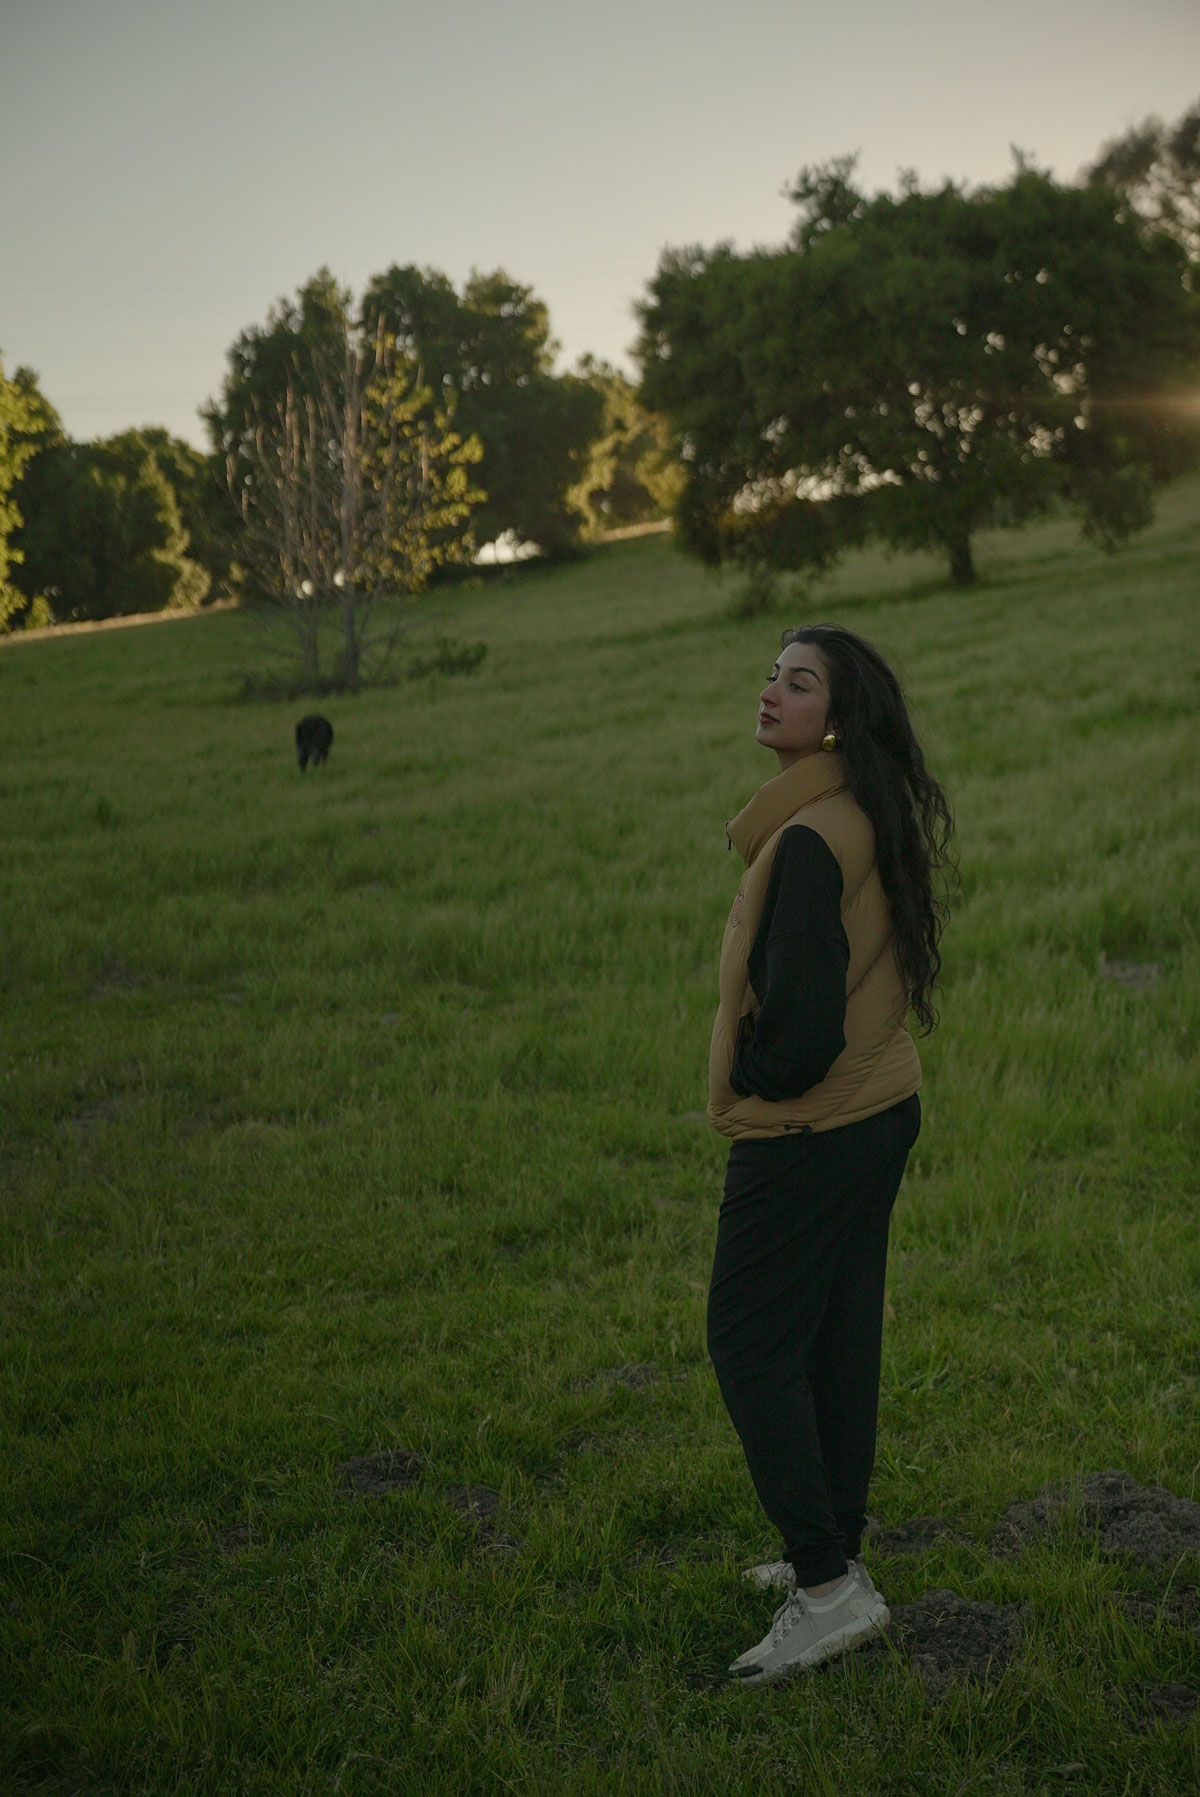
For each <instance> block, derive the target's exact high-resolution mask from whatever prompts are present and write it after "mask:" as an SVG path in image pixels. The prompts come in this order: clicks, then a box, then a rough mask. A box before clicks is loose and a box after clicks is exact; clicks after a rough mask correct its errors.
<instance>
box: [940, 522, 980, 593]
mask: <svg viewBox="0 0 1200 1797" xmlns="http://www.w3.org/2000/svg"><path fill="white" fill-rule="evenodd" d="M946 548H947V550H948V551H949V554H950V580H951V582H952V584H953V585H954V586H956V587H969V586H973V585H974V582H975V558H974V556H973V555H972V554H971V535H970V532H969V531H965V530H964V531H963V533H962V535H961V536H957V537H951V538H949V539H948V540H947V543H946Z"/></svg>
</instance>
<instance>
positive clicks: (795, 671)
mask: <svg viewBox="0 0 1200 1797" xmlns="http://www.w3.org/2000/svg"><path fill="white" fill-rule="evenodd" d="M771 672H772V674H777V673H778V672H779V663H778V662H776V663H775V666H774V667H773V668H772V669H771ZM788 673H789V674H811V675H812V677H813V679H814V680H820V678H821V676H820V675H819V674H818V673H817V670H816V669H815V668H789V669H788Z"/></svg>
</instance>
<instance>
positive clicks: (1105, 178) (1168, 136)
mask: <svg viewBox="0 0 1200 1797" xmlns="http://www.w3.org/2000/svg"><path fill="white" fill-rule="evenodd" d="M1088 179H1089V180H1090V181H1091V182H1093V184H1095V185H1097V186H1102V187H1112V188H1115V190H1116V191H1117V193H1119V194H1120V195H1121V198H1122V200H1124V201H1125V202H1126V203H1127V204H1128V206H1129V207H1130V209H1131V210H1132V212H1133V213H1134V214H1135V215H1136V216H1137V217H1138V218H1139V219H1141V220H1142V221H1143V222H1144V223H1145V224H1146V225H1147V226H1149V228H1150V229H1151V230H1153V231H1163V232H1165V233H1166V234H1167V235H1168V236H1169V237H1173V238H1174V239H1175V241H1176V243H1178V244H1179V245H1180V246H1181V248H1182V249H1183V250H1184V251H1185V253H1186V254H1187V257H1188V259H1189V261H1190V263H1191V264H1192V272H1193V281H1194V278H1195V275H1194V271H1195V269H1196V268H1197V267H1198V266H1200V101H1198V102H1197V103H1196V105H1195V106H1193V107H1191V108H1190V109H1189V110H1188V111H1187V112H1185V113H1184V114H1183V116H1182V118H1180V119H1178V120H1176V122H1175V123H1174V124H1173V125H1166V124H1164V123H1163V121H1162V119H1160V118H1154V117H1151V118H1148V119H1144V120H1143V121H1142V123H1141V124H1140V125H1135V126H1134V127H1133V129H1132V130H1131V131H1127V132H1126V133H1125V134H1124V136H1122V137H1115V138H1113V139H1112V140H1111V141H1110V142H1109V143H1106V144H1105V145H1104V147H1103V149H1102V150H1101V152H1100V154H1099V156H1098V157H1097V158H1096V161H1095V162H1094V163H1093V165H1092V167H1091V168H1090V169H1089V170H1088Z"/></svg>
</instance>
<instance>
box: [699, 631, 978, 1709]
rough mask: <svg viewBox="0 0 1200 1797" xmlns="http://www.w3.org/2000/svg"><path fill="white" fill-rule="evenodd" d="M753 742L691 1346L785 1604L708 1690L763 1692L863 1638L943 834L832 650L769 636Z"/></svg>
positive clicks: (885, 680)
mask: <svg viewBox="0 0 1200 1797" xmlns="http://www.w3.org/2000/svg"><path fill="white" fill-rule="evenodd" d="M756 734H757V738H758V741H759V742H760V743H762V744H763V745H764V747H767V748H771V749H774V751H775V754H776V756H777V757H778V760H779V768H780V772H779V774H778V776H777V777H776V778H775V779H772V780H769V781H768V782H767V783H766V785H765V786H762V787H760V788H759V790H758V792H757V793H756V794H755V795H754V797H753V798H752V799H751V801H750V803H749V804H748V805H747V806H746V808H745V810H744V811H742V812H740V813H739V814H738V816H737V817H735V818H734V819H733V821H732V822H731V823H730V824H729V825H728V835H729V839H730V842H731V843H732V845H733V846H734V847H735V848H736V849H737V850H738V851H739V853H740V854H741V856H742V858H743V860H744V861H745V863H746V871H745V874H744V875H743V877H742V882H741V885H740V886H739V887H738V892H737V897H736V898H735V900H734V903H733V910H732V911H731V913H730V917H729V922H728V925H727V926H726V930H725V939H724V943H723V945H722V950H721V978H720V1007H719V1009H718V1011H717V1018H716V1023H715V1025H714V1027H713V1039H712V1055H711V1060H710V1066H709V1109H708V1114H709V1118H710V1120H711V1122H712V1123H713V1125H714V1126H715V1128H717V1129H718V1130H719V1131H720V1132H721V1133H722V1134H723V1135H726V1136H729V1137H731V1138H732V1141H733V1146H732V1148H731V1149H730V1152H729V1165H728V1170H727V1173H726V1178H725V1196H724V1200H723V1202H722V1205H721V1213H720V1221H719V1225H718V1231H717V1248H716V1257H715V1261H714V1264H713V1274H712V1286H711V1290H710V1293H709V1302H708V1345H709V1353H710V1354H711V1356H712V1361H713V1366H714V1368H715V1369H716V1374H717V1379H718V1382H719V1384H720V1387H721V1395H722V1397H723V1398H724V1400H725V1405H726V1408H727V1409H728V1411H729V1415H730V1418H731V1420H732V1422H733V1424H734V1427H735V1428H736V1429H737V1432H738V1434H739V1436H740V1437H741V1441H742V1446H743V1449H744V1450H745V1455H746V1461H747V1464H748V1466H749V1469H750V1476H751V1478H752V1479H753V1481H754V1488H755V1490H756V1492H757V1493H758V1497H759V1501H760V1502H761V1504H762V1506H763V1509H764V1510H765V1511H766V1513H767V1515H768V1516H769V1517H770V1519H771V1521H772V1522H773V1523H774V1524H775V1526H776V1528H778V1530H779V1531H780V1533H781V1535H782V1536H783V1542H784V1558H783V1560H782V1562H779V1563H778V1564H776V1565H775V1566H763V1567H756V1568H755V1569H754V1572H753V1574H751V1575H749V1576H751V1577H754V1578H756V1579H757V1580H758V1582H759V1583H760V1584H762V1585H768V1586H769V1585H771V1584H777V1585H779V1586H781V1587H782V1588H783V1589H785V1590H787V1591H788V1596H787V1598H786V1600H785V1601H784V1603H783V1604H782V1606H781V1607H780V1608H779V1609H778V1610H777V1611H776V1614H775V1618H774V1621H773V1622H772V1625H771V1628H770V1629H769V1630H768V1632H767V1634H766V1636H765V1637H764V1639H763V1640H762V1641H760V1642H759V1643H758V1645H757V1646H756V1647H752V1648H750V1649H749V1650H748V1651H747V1652H746V1653H744V1654H742V1655H740V1656H739V1658H738V1659H736V1660H735V1661H734V1662H733V1664H732V1666H731V1667H730V1671H731V1672H732V1673H733V1674H734V1675H735V1676H736V1677H737V1678H738V1679H739V1680H741V1681H742V1682H743V1683H745V1684H754V1685H758V1684H767V1683H770V1682H772V1681H773V1680H775V1679H778V1678H782V1677H784V1676H786V1675H787V1674H789V1673H792V1672H795V1671H797V1670H799V1669H800V1668H802V1667H804V1666H810V1665H813V1664H815V1663H816V1662H817V1661H818V1660H823V1659H827V1658H828V1657H829V1656H830V1655H832V1654H835V1653H841V1652H843V1651H844V1650H845V1649H846V1648H848V1647H852V1646H854V1645H856V1644H857V1643H858V1642H860V1641H863V1640H866V1639H867V1638H868V1637H869V1636H870V1635H873V1634H876V1633H878V1631H879V1629H880V1628H882V1627H883V1625H884V1624H885V1623H886V1622H887V1621H888V1609H887V1606H886V1604H885V1603H884V1601H883V1599H882V1597H881V1596H880V1595H879V1593H878V1592H877V1591H876V1589H875V1587H874V1585H873V1583H872V1581H871V1577H870V1574H869V1573H868V1572H867V1570H866V1567H865V1566H864V1564H863V1561H862V1558H861V1554H860V1546H861V1538H862V1532H863V1529H864V1528H865V1526H866V1504H867V1488H868V1486H869V1484H870V1479H871V1471H872V1467H873V1465H874V1459H875V1424H876V1416H877V1411H878V1404H879V1365H880V1343H881V1338H882V1331H883V1294H884V1272H885V1268H886V1264H887V1238H888V1222H889V1218H890V1216H891V1211H892V1205H893V1203H894V1202H895V1198H896V1193H897V1190H898V1188H899V1185H900V1179H901V1175H902V1174H903V1172H904V1164H905V1161H906V1160H907V1158H908V1153H909V1150H910V1149H911V1148H912V1145H913V1143H914V1142H915V1141H916V1139H917V1133H918V1130H919V1129H920V1117H921V1112H920V1103H919V1100H918V1098H917V1095H916V1094H917V1088H918V1086H919V1085H920V1083H921V1064H920V1061H919V1059H918V1057H917V1051H916V1047H915V1045H914V1043H913V1040H912V1037H911V1036H910V1035H909V1033H908V1031H907V1029H906V1028H905V1018H906V1015H907V1013H908V1011H909V1009H910V1008H911V1009H912V1010H913V1011H914V1012H915V1014H916V1017H917V1020H918V1023H919V1024H920V1026H921V1028H922V1030H923V1031H925V1032H927V1031H928V1030H930V1029H931V1028H932V1027H933V1024H934V1021H935V1018H934V1012H933V1009H932V1005H931V995H932V990H933V986H934V982H935V980H936V978H937V974H938V970H939V968H940V966H941V957H940V955H939V953H938V939H939V937H940V934H941V928H942V923H943V919H944V914H945V913H944V906H943V905H942V904H941V902H940V901H939V899H938V898H937V897H936V896H935V893H934V885H933V881H934V875H935V873H936V872H937V871H938V869H940V868H941V867H943V866H945V865H946V863H947V850H948V845H949V840H950V834H951V829H952V820H951V816H950V810H949V807H948V805H947V802H946V797H945V795H944V793H943V792H942V789H941V787H940V786H939V785H938V784H937V782H936V781H935V780H934V779H933V778H932V777H931V776H930V774H929V773H928V772H927V771H926V767H925V760H924V756H923V755H922V753H921V749H920V746H919V744H918V742H917V739H916V737H915V736H914V734H913V729H912V725H911V724H910V722H909V719H908V713H907V710H906V708H905V704H904V697H903V694H902V693H901V690H900V686H899V683H898V681H897V679H896V677H895V675H894V674H893V673H892V671H891V669H890V668H889V667H888V666H887V663H886V662H885V661H884V660H883V658H882V656H881V655H880V654H879V653H878V651H877V650H875V649H873V648H872V647H871V645H870V644H869V643H867V642H864V641H863V639H862V638H861V637H859V636H856V635H855V634H854V632H853V631H850V630H844V629H842V628H841V627H840V626H838V625H835V624H817V625H812V626H807V627H804V628H802V629H799V630H787V631H785V632H784V634H783V639H782V647H781V649H780V652H779V660H778V661H777V662H776V664H775V666H774V668H773V669H772V671H771V676H770V679H769V680H768V682H767V684H766V686H765V687H764V688H763V691H762V695H761V699H760V709H759V716H758V729H757V732H756Z"/></svg>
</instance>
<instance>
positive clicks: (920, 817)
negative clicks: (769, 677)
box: [780, 624, 956, 1035]
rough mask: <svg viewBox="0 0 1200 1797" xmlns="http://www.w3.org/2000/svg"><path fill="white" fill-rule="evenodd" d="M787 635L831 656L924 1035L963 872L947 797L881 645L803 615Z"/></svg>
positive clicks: (835, 703)
mask: <svg viewBox="0 0 1200 1797" xmlns="http://www.w3.org/2000/svg"><path fill="white" fill-rule="evenodd" d="M788 643H811V644H812V645H813V647H814V648H817V649H819V650H820V651H821V654H822V655H823V656H824V657H825V663H826V666H827V667H828V669H829V697H830V704H829V723H830V727H831V728H832V729H833V730H834V731H835V732H836V734H837V737H838V747H839V749H840V751H841V755H842V760H843V762H844V763H845V767H846V778H847V781H848V783H849V786H850V790H851V792H852V793H853V794H854V797H855V798H856V799H857V801H858V803H859V804H860V805H861V806H862V809H863V810H864V811H865V812H866V814H867V816H868V817H869V818H870V820H871V823H872V825H873V826H874V830H875V857H876V862H877V865H878V868H879V877H880V879H881V881H882V882H883V890H884V892H885V893H886V894H887V899H888V904H889V905H890V906H891V911H892V927H893V928H894V930H895V932H896V957H897V960H898V961H899V964H900V977H901V979H902V980H903V981H904V989H905V991H906V993H907V995H908V1002H909V1004H910V1005H911V1007H912V1009H913V1011H914V1012H915V1014H916V1017H917V1021H918V1023H919V1024H920V1029H921V1034H922V1035H928V1034H929V1032H930V1030H932V1029H933V1027H934V1025H935V1024H936V1022H937V1012H936V1010H935V1009H934V1006H933V992H934V989H935V987H936V985H937V978H938V974H939V972H940V971H941V966H942V957H941V953H940V951H939V948H938V944H939V942H940V940H941V935H942V930H943V928H944V926H945V923H946V917H947V905H946V900H945V897H944V896H943V892H942V890H939V888H940V887H941V888H944V886H945V884H946V879H945V876H947V875H949V876H951V877H953V875H954V873H955V871H956V870H955V865H954V860H953V857H952V855H951V852H950V842H951V838H952V836H953V834H954V818H953V815H952V814H951V810H950V804H949V801H948V800H947V798H946V795H945V793H944V792H943V791H942V788H941V787H940V786H939V785H938V783H937V781H936V780H935V779H934V777H933V775H932V774H931V773H930V772H929V769H928V768H927V767H926V766H925V756H924V754H923V753H922V751H921V745H920V743H919V742H918V741H917V738H916V734H915V732H914V730H913V727H912V724H911V723H910V721H909V716H908V707H907V706H906V705H905V703H904V694H903V692H902V691H901V690H900V682H899V681H898V680H897V678H896V676H895V674H893V672H892V670H891V668H889V666H888V664H887V662H886V661H884V659H883V656H882V655H881V654H880V653H879V651H878V649H876V648H875V647H874V646H873V645H872V644H871V643H868V642H866V641H865V640H864V638H862V637H861V636H857V635H856V634H855V632H854V631H853V630H845V629H843V627H842V626H841V625H840V624H801V625H800V626H798V628H796V629H795V630H785V631H784V633H783V637H782V639H781V641H780V647H781V648H785V647H786V646H787V644H788ZM939 875H941V876H943V878H942V879H940V880H939V879H938V878H937V876H939Z"/></svg>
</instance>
